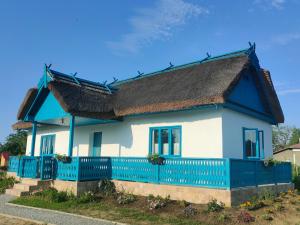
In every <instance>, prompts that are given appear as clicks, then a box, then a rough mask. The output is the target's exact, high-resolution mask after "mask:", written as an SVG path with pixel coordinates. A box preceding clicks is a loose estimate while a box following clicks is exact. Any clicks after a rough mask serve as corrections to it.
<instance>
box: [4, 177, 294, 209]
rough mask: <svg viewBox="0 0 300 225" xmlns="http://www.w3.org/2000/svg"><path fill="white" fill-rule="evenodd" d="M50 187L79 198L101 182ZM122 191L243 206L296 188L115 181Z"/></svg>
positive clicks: (287, 185)
mask: <svg viewBox="0 0 300 225" xmlns="http://www.w3.org/2000/svg"><path fill="white" fill-rule="evenodd" d="M8 175H9V176H13V177H17V176H16V174H15V173H8ZM45 182H47V184H48V186H51V187H53V188H55V189H57V190H58V191H68V192H72V193H73V194H75V195H80V194H81V193H84V192H88V191H92V192H94V191H97V190H98V188H99V185H100V183H101V181H99V180H98V181H84V182H76V181H63V180H52V181H45ZM113 182H114V184H115V186H116V189H117V190H118V191H125V192H128V193H131V194H134V195H141V196H148V195H150V194H152V195H160V196H162V197H167V196H170V199H172V200H185V201H188V202H191V203H196V204H206V203H207V202H209V201H211V200H212V199H217V200H218V201H222V202H224V203H225V205H226V206H234V205H239V204H241V203H243V202H245V201H247V200H250V199H251V198H253V197H255V196H259V195H260V194H261V193H264V192H271V193H280V192H287V191H288V190H289V189H294V185H293V184H292V183H285V184H271V185H262V186H257V187H256V186H253V187H243V188H234V189H231V190H226V189H212V188H204V187H188V186H176V185H163V184H152V183H141V182H131V181H121V180H113Z"/></svg>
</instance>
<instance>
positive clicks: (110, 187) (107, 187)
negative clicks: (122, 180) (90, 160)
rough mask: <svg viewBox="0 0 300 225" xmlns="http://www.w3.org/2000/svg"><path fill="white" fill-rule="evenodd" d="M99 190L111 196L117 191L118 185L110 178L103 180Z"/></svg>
mask: <svg viewBox="0 0 300 225" xmlns="http://www.w3.org/2000/svg"><path fill="white" fill-rule="evenodd" d="M99 190H100V192H101V193H102V194H104V195H105V196H109V195H113V194H115V193H116V186H115V184H114V183H113V182H112V181H110V180H102V181H101V183H100V187H99Z"/></svg>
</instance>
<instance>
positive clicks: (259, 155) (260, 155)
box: [242, 127, 264, 159]
mask: <svg viewBox="0 0 300 225" xmlns="http://www.w3.org/2000/svg"><path fill="white" fill-rule="evenodd" d="M242 130H243V158H244V159H264V131H263V130H259V129H258V128H247V127H243V128H242ZM247 130H248V131H249V130H252V131H253V130H254V131H255V133H256V143H255V146H256V149H255V151H256V156H254V157H252V156H247V155H246V140H245V132H246V131H247ZM259 133H262V140H261V138H260V135H259ZM260 142H262V148H263V149H261V148H260Z"/></svg>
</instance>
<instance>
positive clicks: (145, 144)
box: [10, 45, 291, 204]
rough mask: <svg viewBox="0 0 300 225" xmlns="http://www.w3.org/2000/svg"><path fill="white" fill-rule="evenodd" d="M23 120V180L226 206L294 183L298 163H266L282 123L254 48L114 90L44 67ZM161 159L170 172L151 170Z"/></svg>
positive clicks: (14, 165)
mask: <svg viewBox="0 0 300 225" xmlns="http://www.w3.org/2000/svg"><path fill="white" fill-rule="evenodd" d="M99 79H100V78H99ZM18 120H19V121H18V122H17V123H16V124H14V125H13V127H14V128H15V129H27V130H28V139H27V148H26V156H23V157H21V158H17V157H12V158H11V160H10V171H11V172H16V173H17V174H18V176H20V177H30V178H34V179H41V180H52V181H53V182H54V183H55V182H57V181H58V180H60V181H66V182H67V184H70V182H73V183H74V182H75V183H80V185H84V183H85V182H86V184H87V182H92V181H93V182H94V181H99V180H101V179H104V178H107V179H112V180H114V181H115V182H116V185H122V187H123V188H124V187H125V188H126V187H128V188H129V189H130V188H131V189H132V190H133V192H134V193H137V194H149V193H151V191H150V189H151V190H152V191H154V194H162V195H163V194H164V191H165V192H168V193H169V194H170V193H171V194H170V195H171V198H172V197H173V198H174V199H180V198H183V199H185V197H182V196H185V195H184V194H182V195H181V197H178V196H177V195H176V193H175V192H178V190H179V192H180V190H183V192H184V191H186V192H189V191H188V190H190V189H187V188H193V189H192V190H193V192H192V193H196V194H195V195H197V196H198V197H195V196H193V197H187V198H188V200H191V199H192V200H193V199H197V198H199V196H201V193H202V200H201V199H199V200H196V201H197V202H204V201H205V200H203V199H204V197H203V196H204V195H207V193H215V194H212V197H216V198H221V199H223V200H224V199H225V198H228V199H229V200H228V199H225V200H224V201H225V202H226V203H228V202H229V203H228V204H230V203H232V202H233V201H235V200H234V199H232V198H233V197H232V196H233V194H232V193H233V192H232V191H233V190H236V189H237V188H241V187H243V188H245V187H255V188H258V187H259V186H261V185H277V186H278V185H279V184H290V180H291V171H290V164H288V163H282V164H279V165H275V166H273V167H271V168H269V167H266V166H264V164H263V161H262V160H264V159H266V158H269V157H272V154H273V153H272V125H276V124H278V123H282V122H284V116H283V113H282V109H281V106H280V103H279V101H278V98H277V95H276V92H275V89H274V86H273V84H272V80H271V76H270V73H269V71H267V70H265V69H262V68H261V67H260V65H259V61H258V58H257V56H256V53H255V45H251V47H250V48H248V49H245V50H241V51H236V52H232V53H228V54H224V55H220V56H215V57H211V56H208V57H206V58H204V59H202V60H200V61H195V62H192V63H188V64H185V65H180V66H173V65H172V64H171V65H170V66H169V67H167V68H165V69H163V70H160V71H157V72H153V73H150V74H142V73H139V74H138V75H137V76H135V77H133V78H129V79H127V80H121V81H118V80H116V79H115V80H114V81H113V82H112V83H97V82H92V81H89V80H85V79H81V78H78V77H76V76H73V75H66V74H63V73H61V72H57V71H55V70H52V69H51V68H49V67H47V66H45V69H44V73H43V76H42V77H41V79H40V81H39V82H38V85H37V87H35V88H31V89H29V91H28V93H27V94H26V96H25V99H24V101H23V102H22V104H21V106H20V109H19V112H18ZM57 154H59V155H66V156H68V157H67V160H61V159H57V158H59V157H55V155H57ZM153 154H158V155H159V156H160V157H162V158H163V162H162V164H160V165H158V164H152V163H150V162H148V160H147V156H148V155H153ZM70 185H71V184H70ZM141 185H143V186H142V189H143V191H141V190H139V188H138V186H139V187H140V186H141ZM147 185H152V186H149V187H147ZM174 187H176V188H177V189H176V190H177V191H174V193H173V192H172V191H171V190H172V188H174ZM178 187H180V188H178ZM155 190H156V191H155ZM166 190H168V191H166ZM199 190H201V191H202V192H201V191H199ZM160 191H161V192H160ZM216 191H227V192H228V191H229V193H231V195H230V196H231V197H224V196H225V195H226V194H224V193H225V192H224V193H223V194H216ZM214 195H216V196H214ZM219 195H220V196H223V197H220V196H219ZM228 196H229V195H228ZM189 198H190V199H189ZM194 201H195V200H194Z"/></svg>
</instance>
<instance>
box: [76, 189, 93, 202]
mask: <svg viewBox="0 0 300 225" xmlns="http://www.w3.org/2000/svg"><path fill="white" fill-rule="evenodd" d="M94 201H96V197H95V194H94V193H93V192H90V191H89V192H85V193H83V194H81V195H79V196H78V197H77V198H76V202H77V203H90V202H94Z"/></svg>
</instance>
